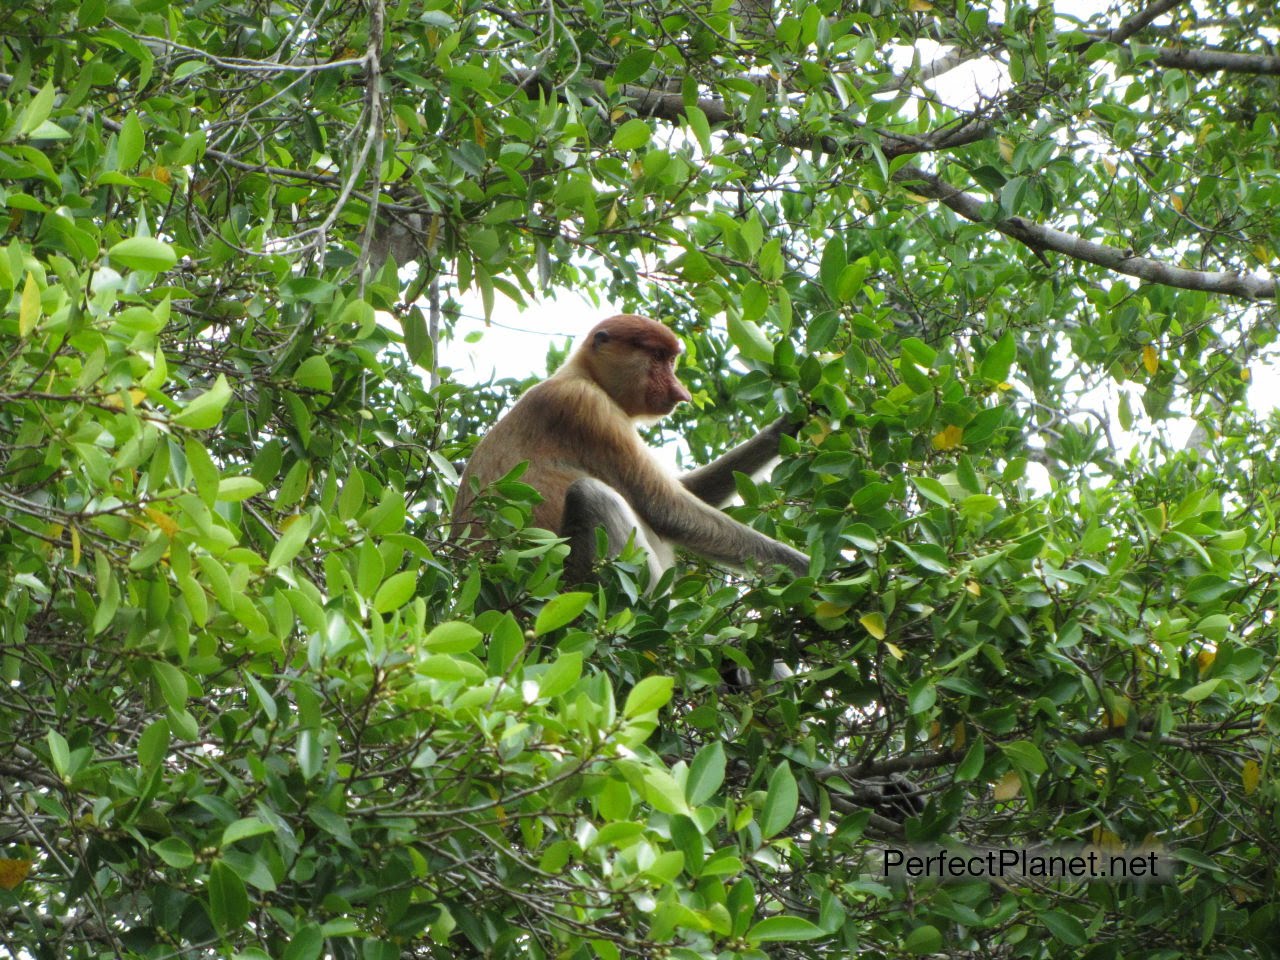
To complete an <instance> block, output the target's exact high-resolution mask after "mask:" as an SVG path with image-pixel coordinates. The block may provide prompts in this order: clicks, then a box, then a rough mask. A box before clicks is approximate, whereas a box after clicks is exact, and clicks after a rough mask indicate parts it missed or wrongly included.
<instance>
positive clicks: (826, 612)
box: [813, 600, 849, 620]
mask: <svg viewBox="0 0 1280 960" xmlns="http://www.w3.org/2000/svg"><path fill="white" fill-rule="evenodd" d="M848 609H849V604H847V603H832V602H831V601H830V600H823V601H822V602H821V603H820V604H818V605H817V606H816V607H814V608H813V615H814V616H815V617H818V618H820V619H823V620H833V619H835V618H836V617H838V616H840V615H841V614H843V613H844V612H845V611H846V610H848Z"/></svg>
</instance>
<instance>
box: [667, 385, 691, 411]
mask: <svg viewBox="0 0 1280 960" xmlns="http://www.w3.org/2000/svg"><path fill="white" fill-rule="evenodd" d="M692 399H693V395H692V394H691V393H689V391H688V390H686V389H685V388H684V384H683V383H681V382H680V381H679V380H677V381H675V383H674V385H673V386H672V388H671V405H672V406H675V405H676V404H677V403H688V402H689V401H690V400H692Z"/></svg>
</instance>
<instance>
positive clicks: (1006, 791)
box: [991, 770, 1022, 800]
mask: <svg viewBox="0 0 1280 960" xmlns="http://www.w3.org/2000/svg"><path fill="white" fill-rule="evenodd" d="M1021 792H1022V778H1021V777H1019V776H1018V771H1016V770H1010V771H1009V772H1008V773H1006V774H1005V775H1004V776H1003V777H1001V778H1000V782H999V783H997V784H996V785H995V788H994V789H993V790H992V791H991V795H992V796H993V797H995V798H996V799H997V800H1012V799H1013V798H1014V797H1016V796H1017V795H1018V794H1020V793H1021Z"/></svg>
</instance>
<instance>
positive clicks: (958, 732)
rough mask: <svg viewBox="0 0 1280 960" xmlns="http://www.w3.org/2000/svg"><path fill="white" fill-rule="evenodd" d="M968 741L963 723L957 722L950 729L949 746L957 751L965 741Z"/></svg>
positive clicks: (961, 721)
mask: <svg viewBox="0 0 1280 960" xmlns="http://www.w3.org/2000/svg"><path fill="white" fill-rule="evenodd" d="M968 739H969V735H968V734H967V733H966V732H965V728H964V721H963V720H957V721H956V725H955V726H954V727H952V728H951V745H952V746H954V747H955V748H956V749H957V750H958V749H960V748H961V747H963V746H964V744H965V741H966V740H968Z"/></svg>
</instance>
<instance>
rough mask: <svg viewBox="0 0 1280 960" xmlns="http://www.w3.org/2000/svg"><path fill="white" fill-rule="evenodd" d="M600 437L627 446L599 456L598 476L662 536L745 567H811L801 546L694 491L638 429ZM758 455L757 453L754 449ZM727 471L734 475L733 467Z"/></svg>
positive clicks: (805, 570) (802, 570)
mask: <svg viewBox="0 0 1280 960" xmlns="http://www.w3.org/2000/svg"><path fill="white" fill-rule="evenodd" d="M771 429H773V428H772V427H770V428H767V430H766V431H763V432H762V433H761V434H760V436H764V434H765V433H767V432H768V430H771ZM600 439H601V441H602V444H607V443H609V440H610V439H612V442H613V443H614V444H617V445H619V446H620V447H621V446H623V445H625V447H626V449H615V450H614V451H613V455H612V456H605V457H601V458H600V459H599V465H600V467H601V469H599V470H598V471H596V476H597V477H598V478H599V479H600V480H602V481H604V482H605V483H606V484H608V485H609V486H611V487H613V488H614V489H615V490H617V491H618V492H619V493H621V494H622V496H623V497H624V498H625V499H626V501H627V503H628V504H630V505H631V507H632V509H634V510H635V512H636V513H637V514H638V515H639V517H640V519H642V520H643V521H644V522H645V523H646V524H647V525H648V526H649V527H650V528H651V529H652V530H653V531H654V533H656V534H657V535H658V536H660V537H662V538H663V539H664V540H667V541H669V542H671V543H676V544H679V545H680V546H682V547H684V548H686V549H688V550H690V551H692V552H693V553H696V554H698V555H699V556H703V557H706V558H707V559H709V560H715V561H717V562H719V563H725V564H728V565H729V566H734V567H742V566H743V565H745V564H746V563H747V561H751V560H754V561H756V562H757V563H761V564H764V565H771V564H780V565H782V566H784V567H787V568H788V569H790V570H791V572H792V573H794V574H795V575H796V576H797V577H802V576H804V575H805V574H807V573H808V572H809V558H808V556H806V555H805V554H803V553H801V552H800V551H799V550H796V549H794V548H793V547H789V546H787V545H786V544H785V543H780V542H779V541H777V540H774V539H773V538H772V537H769V536H766V535H765V534H763V533H761V532H760V531H758V530H753V529H752V528H751V527H748V526H747V525H746V524H743V523H739V522H738V521H737V520H734V519H733V518H732V517H730V516H729V515H727V514H724V513H721V512H720V511H719V510H717V509H716V508H715V507H712V506H711V505H709V504H708V503H705V502H704V501H702V500H699V499H698V498H697V497H696V496H694V495H693V494H692V493H690V492H689V490H687V489H686V488H685V487H684V486H682V485H681V484H680V483H679V482H678V481H677V480H676V479H675V478H673V477H672V476H671V475H670V474H668V473H667V472H666V471H665V470H664V469H663V468H662V467H661V466H660V465H659V464H658V463H657V462H656V461H655V460H654V459H653V456H652V455H651V453H650V452H649V450H648V449H647V448H645V447H644V445H643V444H642V443H641V441H640V438H639V436H638V435H636V434H635V433H634V432H632V433H630V435H629V436H615V437H613V438H606V437H601V438H600ZM755 440H759V436H757V437H756V438H755ZM753 442H755V441H754V440H752V441H748V444H750V443H753ZM760 446H761V447H763V446H764V443H763V442H762V443H761V445H760ZM753 449H759V448H753ZM726 456H729V455H726ZM755 456H758V453H752V454H751V457H755ZM722 459H723V458H722ZM729 477H730V479H732V473H729Z"/></svg>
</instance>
